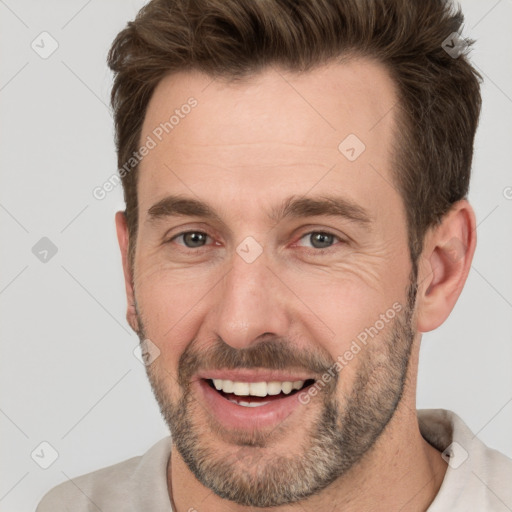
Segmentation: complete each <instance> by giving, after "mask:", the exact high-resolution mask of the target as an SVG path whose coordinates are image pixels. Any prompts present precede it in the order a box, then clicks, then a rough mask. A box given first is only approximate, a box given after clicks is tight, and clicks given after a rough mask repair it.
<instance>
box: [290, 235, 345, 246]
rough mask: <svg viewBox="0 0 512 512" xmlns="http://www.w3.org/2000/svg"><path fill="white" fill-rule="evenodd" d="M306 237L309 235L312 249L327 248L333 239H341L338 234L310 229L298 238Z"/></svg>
mask: <svg viewBox="0 0 512 512" xmlns="http://www.w3.org/2000/svg"><path fill="white" fill-rule="evenodd" d="M306 237H309V240H310V243H311V246H312V247H313V248H314V249H329V247H331V246H332V245H333V243H334V241H335V240H339V241H341V239H340V238H339V237H338V236H336V235H333V234H332V233H328V232H326V231H311V232H309V233H306V234H305V235H303V236H302V237H301V238H300V240H303V239H304V238H306Z"/></svg>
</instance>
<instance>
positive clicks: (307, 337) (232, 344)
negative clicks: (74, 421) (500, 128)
mask: <svg viewBox="0 0 512 512" xmlns="http://www.w3.org/2000/svg"><path fill="white" fill-rule="evenodd" d="M462 21H463V19H462V15H461V14H460V12H453V10H452V9H451V6H450V5H449V4H446V3H445V2H444V1H442V0H429V1H426V2H412V1H411V0H372V1H370V0H336V1H335V0H330V1H328V0H307V1H306V0H304V1H300V2H297V1H285V0H263V1H258V2H256V1H254V0H196V1H189V0H154V1H152V2H150V3H149V4H147V5H146V6H145V7H144V8H143V9H142V10H141V11H140V13H139V15H138V16H137V18H136V20H135V21H134V22H132V23H129V24H128V27H127V28H126V29H125V30H123V31H122V32H121V33H120V34H119V35H118V37H117V38H116V40H115V41H114V44H113V46H112V49H111V52H110V55H109V64H110V66H111V68H112V70H113V71H114V73H115V81H114V86H113V91H112V103H113V107H114V111H115V124H116V134H117V151H118V163H119V173H120V175H121V178H122V180H123V187H124V193H125V201H126V211H125V212H118V213H117V215H116V225H117V232H118V239H119V244H120V248H121V253H122V258H123V268H124V274H125V282H126V292H127V297H128V312H127V319H128V322H129V323H130V325H131V327H132V328H133V329H134V330H135V331H136V332H137V333H138V335H139V337H140V340H141V347H142V350H143V353H144V357H145V361H146V363H147V372H148V377H149V379H150V382H151V385H152V388H153V390H154V393H155V396H156V399H157V401H158V403H159V405H160V408H161V411H162V414H163V416H164V418H165V420H166V422H167V423H168V425H169V428H170V431H171V438H172V440H171V438H166V439H163V440H162V441H160V442H159V443H157V444H156V445H155V446H154V447H153V448H151V449H150V450H149V451H148V452H147V453H146V454H145V455H144V456H142V457H136V458H133V459H130V460H128V461H125V462H122V463H120V464H118V465H115V466H112V467H109V468H105V469H102V470H99V471H97V472H94V473H91V474H89V475H85V476H82V477H79V478H76V479H74V480H73V482H68V483H65V484H62V485H60V486H58V487H57V488H55V489H54V490H52V491H51V492H50V493H49V494H47V495H46V497H45V498H44V499H43V501H42V502H41V503H40V505H39V508H38V511H40V512H44V511H50V510H51V511H58V510H74V511H78V510H97V509H98V510H105V511H106V510H116V511H121V510H122V511H128V510H133V511H135V510H140V511H142V510H144V511H157V510H158V511H160V510H173V511H175V512H184V511H198V512H201V511H208V512H217V511H231V510H232V511H246V510H253V509H258V510H261V509H264V510H267V509H268V510H270V509H271V508H272V510H275V511H292V510H294V511H297V510H298V511H300V510H305V511H310V510H311V511H312V510H320V511H331V510H336V511H341V510H343V511H345V510H346V511H352V510H357V511H362V510H364V511H395V510H396V511H399V510H400V511H424V510H429V511H441V510H450V511H453V510H460V511H462V510H464V511H468V510H478V511H480V510H493V511H494V510H496V511H501V510H503V511H505V510H511V509H512V491H511V486H510V483H511V478H512V461H510V460H509V459H507V458H506V457H505V456H503V455H501V454H499V453H497V452H495V451H494V450H491V449H489V448H487V447H486V446H484V445H483V444H482V443H481V442H480V441H479V440H478V439H477V438H476V437H475V436H474V435H473V434H472V433H471V432H470V431H469V429H468V428H467V427H466V426H465V425H464V423H463V422H462V420H461V419H460V418H459V417H457V416H456V415H455V414H454V413H452V412H450V411H442V410H428V411H416V406H415V393H416V376H417V369H418V356H419V346H420V341H421V336H422V333H424V332H428V331H431V330H433V329H435V328H437V327H438V326H440V325H441V324H442V323H443V322H444V321H445V320H446V318H447V317H448V316H449V314H450V312H451V310H452V308H453V307H454V305H455V303H456V301H457V299H458V297H459V295H460V293H461V291H462V288H463V286H464V283H465V281H466V278H467V276H468V272H469V268H470V266H471V261H472V257H473V254H474V250H475V244H476V233H475V230H476V223H475V215H474V212H473V210H472V208H471V206H470V204H469V203H468V201H467V199H466V198H467V191H468V185H469V176H470V167H471V158H472V146H473V138H474V134H475V130H476V126H477V123H478V116H479V112H480V93H479V76H478V74H477V73H476V72H475V71H474V70H473V68H472V67H471V65H470V64H469V62H468V61H467V58H466V56H465V53H466V50H467V47H468V45H469V43H467V42H466V41H464V40H462V38H461V37H460V35H458V33H457V32H458V30H459V29H460V27H461V24H462Z"/></svg>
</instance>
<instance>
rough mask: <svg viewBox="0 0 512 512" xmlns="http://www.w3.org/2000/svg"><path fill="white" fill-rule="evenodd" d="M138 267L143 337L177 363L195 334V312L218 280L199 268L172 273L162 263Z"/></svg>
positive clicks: (138, 301) (136, 287) (197, 325)
mask: <svg viewBox="0 0 512 512" xmlns="http://www.w3.org/2000/svg"><path fill="white" fill-rule="evenodd" d="M139 268H140V271H139V272H138V273H137V276H136V280H135V292H136V299H137V304H138V307H139V311H140V313H141V316H142V319H143V322H144V327H145V330H146V336H147V337H148V338H149V339H151V340H152V341H154V343H156V344H157V345H158V347H159V349H160V350H161V352H162V353H164V352H165V353H166V358H167V357H169V358H172V359H173V360H174V359H175V360H176V361H177V360H178V359H179V356H180V355H181V353H182V352H183V351H184V350H185V348H186V347H187V345H188V344H189V343H190V341H192V340H193V338H194V336H196V335H197V330H198V329H199V326H200V321H199V319H198V311H200V310H201V306H202V305H204V302H205V299H206V298H207V295H208V292H209V291H211V290H212V289H213V288H214V286H215V283H216V281H217V280H218V279H217V280H216V279H214V276H213V275H212V272H208V271H206V270H200V269H194V270H191V269H187V270H185V269H179V270H177V269H172V270H171V269H169V268H166V267H165V265H161V264H152V265H146V266H145V267H144V266H143V265H140V266H139ZM167 354H168V355H167Z"/></svg>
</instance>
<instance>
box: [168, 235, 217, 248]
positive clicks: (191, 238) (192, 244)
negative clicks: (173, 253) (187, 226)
mask: <svg viewBox="0 0 512 512" xmlns="http://www.w3.org/2000/svg"><path fill="white" fill-rule="evenodd" d="M178 238H181V239H182V240H183V244H180V245H185V247H188V248H189V249H197V248H200V247H203V246H204V245H205V243H206V239H207V238H210V237H209V236H208V235H207V234H206V233H203V232H202V231H184V232H183V233H179V234H178V235H176V236H174V237H173V238H171V240H170V241H173V240H176V239H178Z"/></svg>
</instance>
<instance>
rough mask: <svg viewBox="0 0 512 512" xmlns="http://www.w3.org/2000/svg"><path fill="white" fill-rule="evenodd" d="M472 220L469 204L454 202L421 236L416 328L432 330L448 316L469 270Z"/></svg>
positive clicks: (473, 240)
mask: <svg viewBox="0 0 512 512" xmlns="http://www.w3.org/2000/svg"><path fill="white" fill-rule="evenodd" d="M475 247H476V221H475V214H474V211H473V209H472V207H471V205H470V204H469V203H468V202H467V201H466V200H462V201H458V202H457V203H455V204H454V205H453V207H452V209H451V210H450V211H449V212H448V213H447V214H446V215H445V216H444V218H443V219H442V221H441V223H440V224H439V225H438V226H436V227H434V228H432V229H431V231H429V233H428V234H427V236H426V237H425V244H424V249H423V253H422V257H421V258H420V265H419V274H418V285H419V286H418V314H417V322H418V323H417V329H418V330H419V331H420V332H428V331H432V330H433V329H436V328H437V327H439V326H440V325H441V324H442V323H443V322H444V321H445V320H446V319H447V318H448V316H449V314H450V313H451V311H452V309H453V307H454V306H455V303H456V302H457V299H458V298H459V296H460V294H461V292H462V289H463V287H464V284H465V282H466V279H467V277H468V274H469V270H470V268H471V262H472V260H473V255H474V252H475Z"/></svg>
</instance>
